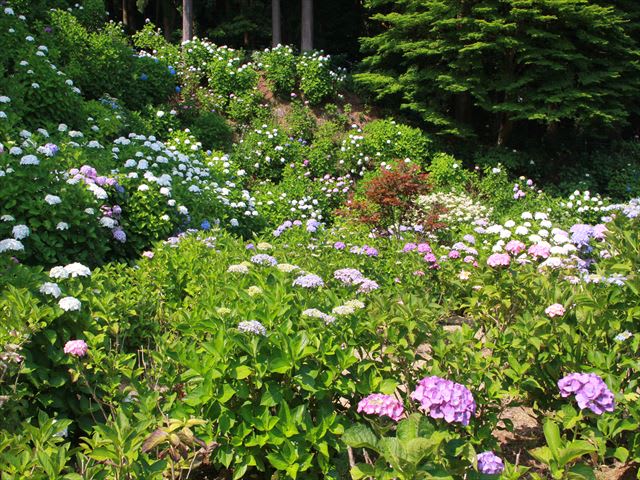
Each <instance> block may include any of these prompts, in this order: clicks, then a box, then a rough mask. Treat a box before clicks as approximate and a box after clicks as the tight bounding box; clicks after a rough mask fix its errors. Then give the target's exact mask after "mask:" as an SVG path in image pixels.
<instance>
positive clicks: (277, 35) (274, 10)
mask: <svg viewBox="0 0 640 480" xmlns="http://www.w3.org/2000/svg"><path fill="white" fill-rule="evenodd" d="M271 31H272V37H271V46H272V47H277V46H278V45H280V44H281V43H282V23H281V18H280V0H271Z"/></svg>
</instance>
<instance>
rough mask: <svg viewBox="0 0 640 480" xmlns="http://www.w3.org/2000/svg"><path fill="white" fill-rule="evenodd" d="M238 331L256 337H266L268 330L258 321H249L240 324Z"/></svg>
mask: <svg viewBox="0 0 640 480" xmlns="http://www.w3.org/2000/svg"><path fill="white" fill-rule="evenodd" d="M238 330H240V331H241V332H244V333H252V334H254V335H266V334H267V329H266V328H264V325H262V324H261V323H260V322H259V321H257V320H247V321H244V322H240V323H239V324H238Z"/></svg>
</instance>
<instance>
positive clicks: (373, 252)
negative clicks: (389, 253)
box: [362, 245, 378, 257]
mask: <svg viewBox="0 0 640 480" xmlns="http://www.w3.org/2000/svg"><path fill="white" fill-rule="evenodd" d="M362 253H363V254H364V255H367V256H369V257H377V256H378V250H376V249H375V248H373V247H370V246H369V245H365V246H363V247H362Z"/></svg>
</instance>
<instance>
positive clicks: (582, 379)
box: [558, 373, 615, 415]
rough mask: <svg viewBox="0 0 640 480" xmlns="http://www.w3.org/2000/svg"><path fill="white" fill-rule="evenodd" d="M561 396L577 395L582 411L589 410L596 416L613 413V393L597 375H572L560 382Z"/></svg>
mask: <svg viewBox="0 0 640 480" xmlns="http://www.w3.org/2000/svg"><path fill="white" fill-rule="evenodd" d="M558 388H559V389H560V395H562V396H563V397H568V396H569V395H575V397H576V400H577V402H578V406H579V407H580V408H581V409H585V408H588V409H589V410H591V411H592V412H593V413H595V414H596V415H602V414H603V413H604V412H613V409H614V407H615V402H614V398H613V393H612V392H611V390H609V387H607V384H606V383H604V380H602V378H600V377H599V376H598V375H596V374H595V373H570V374H569V375H567V376H565V377H564V378H561V379H560V380H559V381H558Z"/></svg>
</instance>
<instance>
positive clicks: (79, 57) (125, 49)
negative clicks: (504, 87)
mask: <svg viewBox="0 0 640 480" xmlns="http://www.w3.org/2000/svg"><path fill="white" fill-rule="evenodd" d="M51 25H52V28H53V38H54V42H55V44H54V45H55V47H56V54H55V58H56V61H57V62H58V63H59V64H60V65H61V66H63V68H64V69H65V71H66V72H67V74H68V75H69V76H70V77H72V78H73V79H75V81H76V83H77V85H78V87H79V88H80V90H81V91H82V92H83V93H84V94H85V95H86V96H87V97H88V98H92V99H99V98H101V97H103V96H104V95H105V94H106V95H110V96H112V97H115V98H118V99H120V100H122V102H123V103H124V104H125V105H126V106H128V107H130V108H133V109H140V108H142V107H144V106H146V105H147V104H158V103H160V102H162V101H164V100H166V98H167V97H168V96H169V95H170V94H171V93H172V92H173V91H174V88H175V87H174V83H173V77H172V75H171V74H170V72H169V69H168V65H167V64H166V63H163V62H160V61H159V60H158V59H156V58H151V57H145V56H142V57H140V56H135V55H134V52H133V50H132V48H131V46H130V44H129V41H128V38H127V37H126V35H125V34H124V32H123V31H122V27H121V26H120V25H118V24H115V23H108V24H105V25H104V27H103V29H102V30H100V31H98V32H89V31H87V29H86V28H85V27H83V26H82V25H81V24H80V22H79V21H78V20H77V19H76V18H75V17H74V16H73V15H71V14H70V13H68V12H64V11H60V10H56V11H53V12H52V13H51Z"/></svg>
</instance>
